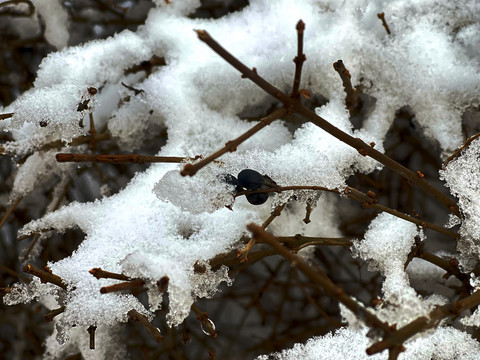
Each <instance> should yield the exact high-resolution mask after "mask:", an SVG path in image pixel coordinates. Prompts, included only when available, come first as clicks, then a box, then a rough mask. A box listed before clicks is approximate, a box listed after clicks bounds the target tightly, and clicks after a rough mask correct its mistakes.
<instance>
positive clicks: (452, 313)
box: [367, 291, 480, 355]
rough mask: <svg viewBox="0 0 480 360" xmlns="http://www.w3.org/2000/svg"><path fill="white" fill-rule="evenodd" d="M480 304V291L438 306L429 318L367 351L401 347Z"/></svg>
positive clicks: (374, 352)
mask: <svg viewBox="0 0 480 360" xmlns="http://www.w3.org/2000/svg"><path fill="white" fill-rule="evenodd" d="M479 304H480V291H475V292H474V293H473V294H472V295H470V296H467V297H465V298H463V299H461V300H458V301H455V302H453V303H448V304H446V305H443V306H438V307H436V308H435V309H434V310H432V311H431V312H430V313H429V314H428V315H427V316H422V317H419V318H417V319H415V320H414V321H412V322H411V323H409V324H408V325H405V326H404V327H402V328H401V329H398V330H396V331H394V332H393V333H391V334H390V335H388V336H386V337H384V338H383V340H382V341H379V342H377V343H375V344H373V345H372V346H370V347H369V348H368V349H367V354H368V355H373V354H377V353H379V352H382V351H384V350H386V349H391V348H394V347H396V346H401V345H402V344H403V343H404V342H405V341H406V340H408V339H410V338H411V337H412V336H414V335H416V334H418V333H421V332H424V331H426V330H428V329H434V328H436V327H437V326H438V325H439V324H440V322H441V321H442V320H443V319H445V318H448V317H457V316H458V315H459V314H460V313H461V312H462V311H464V310H466V309H471V308H473V307H475V306H477V305H479Z"/></svg>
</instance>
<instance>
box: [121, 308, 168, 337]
mask: <svg viewBox="0 0 480 360" xmlns="http://www.w3.org/2000/svg"><path fill="white" fill-rule="evenodd" d="M128 316H129V317H130V319H131V320H132V321H138V322H140V324H142V325H143V326H144V327H145V328H146V329H147V330H148V332H149V333H150V334H152V336H153V337H154V338H155V340H156V341H157V342H158V343H160V342H162V341H163V336H162V334H161V333H160V330H158V328H156V327H155V326H153V325H152V324H151V323H150V321H148V319H147V318H146V317H145V316H144V315H142V314H140V313H139V312H138V311H137V310H133V309H132V310H130V311H129V312H128Z"/></svg>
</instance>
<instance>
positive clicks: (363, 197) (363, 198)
mask: <svg viewBox="0 0 480 360" xmlns="http://www.w3.org/2000/svg"><path fill="white" fill-rule="evenodd" d="M289 190H314V191H328V192H333V193H336V194H340V191H339V190H337V189H328V188H325V187H323V186H301V185H298V186H278V187H273V188H269V189H261V190H254V191H240V192H238V193H236V194H235V197H237V196H242V195H247V194H258V193H269V192H283V191H289ZM343 194H344V195H346V196H347V197H348V198H350V199H353V200H356V201H358V202H360V203H361V204H362V207H364V208H375V209H378V210H381V211H385V212H387V213H389V214H392V215H394V216H396V217H399V218H401V219H403V220H406V221H409V222H411V223H414V224H416V225H418V226H422V227H425V228H428V229H432V230H434V231H437V232H440V233H442V234H445V235H448V236H450V237H452V238H454V239H457V238H458V237H459V235H458V234H456V233H454V232H453V231H450V230H448V229H445V228H444V227H442V226H438V225H435V224H432V223H429V222H426V221H424V220H422V219H419V218H416V217H414V216H410V215H407V214H404V213H402V212H400V211H398V210H395V209H392V208H389V207H387V206H384V205H381V204H379V203H378V202H377V200H376V199H375V197H374V196H375V194H374V193H373V192H371V194H373V197H372V196H369V195H368V194H365V193H363V192H361V191H359V190H357V189H355V188H353V187H350V186H347V187H346V188H345V190H343Z"/></svg>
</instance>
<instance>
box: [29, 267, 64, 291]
mask: <svg viewBox="0 0 480 360" xmlns="http://www.w3.org/2000/svg"><path fill="white" fill-rule="evenodd" d="M23 271H24V272H26V273H27V274H31V275H33V276H37V277H39V278H40V280H41V282H42V283H50V284H54V285H57V286H59V287H61V288H62V289H64V290H67V285H66V284H65V283H64V282H63V280H62V278H61V277H60V276H58V275H55V274H52V273H51V272H48V271H45V270H42V269H39V268H37V267H35V266H33V265H26V266H24V267H23Z"/></svg>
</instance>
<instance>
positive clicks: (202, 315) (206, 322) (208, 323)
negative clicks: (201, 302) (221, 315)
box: [192, 304, 218, 338]
mask: <svg viewBox="0 0 480 360" xmlns="http://www.w3.org/2000/svg"><path fill="white" fill-rule="evenodd" d="M192 310H193V312H194V313H195V314H196V315H197V320H198V321H200V324H201V325H202V328H203V329H204V330H205V331H206V332H208V333H209V334H210V336H211V337H213V338H216V337H217V335H218V334H217V332H216V331H215V326H214V325H213V322H212V320H210V318H209V317H208V314H207V313H206V312H203V311H202V310H200V309H199V308H198V306H196V305H195V304H192Z"/></svg>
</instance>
